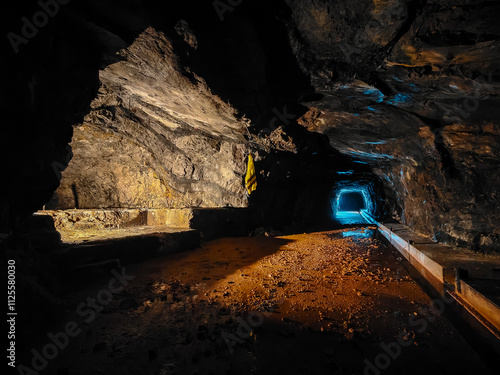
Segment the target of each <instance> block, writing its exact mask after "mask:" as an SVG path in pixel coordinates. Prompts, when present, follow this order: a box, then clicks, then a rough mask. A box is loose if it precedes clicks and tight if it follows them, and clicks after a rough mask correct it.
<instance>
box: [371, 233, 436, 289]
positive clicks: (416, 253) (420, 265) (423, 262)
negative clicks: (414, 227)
mask: <svg viewBox="0 0 500 375" xmlns="http://www.w3.org/2000/svg"><path fill="white" fill-rule="evenodd" d="M378 230H379V232H380V233H381V234H382V235H383V236H384V237H385V238H387V240H388V241H389V243H390V244H391V245H392V246H394V247H395V248H396V249H397V250H398V251H399V252H400V253H401V255H403V256H404V257H405V258H406V260H408V261H409V262H410V264H412V265H413V266H414V267H415V268H416V269H417V270H418V271H419V272H420V273H421V274H422V275H423V276H424V277H426V276H427V274H431V275H432V276H433V277H434V279H433V280H432V283H431V284H432V285H433V286H434V287H435V288H436V287H437V288H436V289H437V291H438V292H439V293H440V294H443V293H444V269H443V266H441V265H440V264H439V263H437V262H435V261H434V260H433V259H431V258H430V257H428V256H427V255H425V254H424V253H422V252H421V251H420V250H418V249H417V248H416V247H415V246H413V245H411V244H410V243H409V242H407V241H405V240H403V239H402V238H401V237H400V236H398V235H397V234H395V233H393V232H392V231H391V230H390V229H389V228H387V227H386V226H385V225H383V224H380V223H378ZM436 280H437V281H438V282H439V283H440V284H438V285H436V283H435V281H436ZM429 281H430V280H429Z"/></svg>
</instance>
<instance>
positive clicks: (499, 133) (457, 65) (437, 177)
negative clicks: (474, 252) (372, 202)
mask: <svg viewBox="0 0 500 375" xmlns="http://www.w3.org/2000/svg"><path fill="white" fill-rule="evenodd" d="M288 4H289V6H290V9H291V11H292V15H291V17H290V22H289V30H290V36H291V40H292V45H293V46H294V51H295V53H296V56H297V57H298V59H299V61H300V63H301V67H302V69H303V70H304V71H305V72H306V73H307V74H309V76H310V77H311V82H312V84H313V85H314V86H315V88H316V92H317V93H320V94H322V98H321V99H319V100H318V101H315V102H309V103H306V105H307V106H308V107H309V108H310V110H309V112H308V113H307V114H306V115H304V116H303V117H302V119H301V120H300V122H301V124H302V125H304V126H305V127H307V129H309V130H311V131H317V132H320V133H323V134H326V135H328V137H329V139H330V143H331V145H332V146H333V147H334V148H336V149H337V150H339V151H341V152H342V153H344V154H347V155H351V156H353V157H355V158H357V159H359V160H361V161H363V162H365V163H367V164H369V165H370V166H371V167H372V168H373V171H374V172H375V173H376V174H377V175H378V176H379V177H380V179H381V180H382V182H383V183H384V184H385V185H386V188H387V189H389V190H391V191H393V192H394V194H395V197H396V200H397V204H398V205H399V207H400V208H401V211H400V215H401V220H402V221H403V222H404V223H406V224H408V225H410V226H411V227H413V228H414V229H416V230H417V231H420V232H421V233H423V234H427V235H430V236H435V238H437V239H439V240H442V241H446V242H450V243H458V244H460V245H465V246H470V247H473V248H476V249H481V250H494V249H498V248H500V214H499V213H498V212H496V211H495V210H492V209H493V208H494V207H498V206H499V202H500V197H499V195H498V192H499V191H500V190H499V189H500V176H499V172H498V171H499V169H500V168H499V157H500V124H499V120H498V119H499V115H500V110H499V109H500V105H499V104H500V100H499V94H500V87H499V81H500V80H499V72H500V54H499V51H500V50H499V49H498V47H499V45H500V42H499V40H498V39H499V36H500V25H499V23H498V22H497V21H496V17H495V16H494V15H498V14H500V4H498V3H491V2H484V1H462V2H460V1H458V2H456V1H455V2H451V1H426V2H425V1H412V2H410V1H403V0H392V1H383V2H382V1H360V2H351V1H347V0H346V1H335V2H333V1H313V0H304V1H301V0H297V1H288Z"/></svg>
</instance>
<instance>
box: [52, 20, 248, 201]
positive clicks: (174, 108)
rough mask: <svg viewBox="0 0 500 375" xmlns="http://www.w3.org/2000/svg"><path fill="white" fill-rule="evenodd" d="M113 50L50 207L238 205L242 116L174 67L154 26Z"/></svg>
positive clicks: (167, 45) (76, 131)
mask: <svg viewBox="0 0 500 375" xmlns="http://www.w3.org/2000/svg"><path fill="white" fill-rule="evenodd" d="M119 55H120V58H121V59H122V61H119V62H117V63H114V64H111V65H110V66H108V67H107V68H106V69H104V70H103V71H101V72H100V74H99V78H100V81H101V87H100V88H99V92H98V95H97V97H96V99H95V100H94V101H93V102H92V103H91V112H90V113H89V114H88V115H87V116H85V119H84V122H83V124H80V125H77V126H76V127H75V128H74V134H73V139H72V142H71V147H72V151H73V158H72V160H71V162H70V163H69V165H68V168H67V169H66V170H65V171H64V172H63V173H62V180H61V185H60V186H59V188H58V189H57V191H56V193H55V197H54V199H53V202H52V203H51V206H53V207H52V208H56V209H67V208H75V207H76V208H99V207H130V208H132V207H149V208H159V207H221V206H222V207H223V206H226V205H227V206H233V207H241V206H245V205H246V197H245V191H244V187H243V184H242V178H243V175H244V173H245V170H246V165H245V158H246V155H247V152H248V151H247V147H246V145H245V139H244V138H243V136H242V133H243V132H244V131H245V127H246V125H247V124H246V122H245V120H241V119H237V118H236V117H235V111H234V109H233V108H232V107H231V106H230V105H228V104H227V103H224V102H223V101H222V100H221V99H219V98H218V97H216V96H214V95H212V94H211V92H210V90H209V89H208V87H207V86H206V84H205V82H204V81H203V80H202V79H201V78H200V77H198V76H196V75H195V74H193V73H191V72H189V71H188V70H187V71H186V70H184V68H183V67H181V66H179V65H178V62H177V58H176V56H175V54H174V53H173V51H172V47H171V43H170V42H169V41H168V40H167V39H166V37H165V36H164V35H163V34H162V33H158V32H156V31H155V30H154V29H152V28H149V29H147V30H146V31H145V32H144V33H143V34H141V35H140V36H139V37H138V38H137V39H136V41H135V42H134V43H133V44H132V45H131V46H130V47H129V48H127V49H126V50H122V51H120V53H119Z"/></svg>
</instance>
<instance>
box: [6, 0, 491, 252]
mask: <svg viewBox="0 0 500 375" xmlns="http://www.w3.org/2000/svg"><path fill="white" fill-rule="evenodd" d="M233 3H234V4H233V5H231V6H229V8H226V10H225V11H224V12H223V14H222V15H221V14H218V13H217V11H216V10H215V8H214V2H213V1H211V0H207V1H197V0H185V1H172V2H159V3H155V2H139V1H135V0H130V1H124V2H97V1H88V2H71V3H70V4H68V5H67V6H65V7H61V10H60V12H59V13H58V14H57V16H55V17H53V18H51V19H50V23H49V24H48V25H47V26H46V27H44V28H43V30H40V32H39V34H38V35H37V36H36V37H34V38H30V40H29V43H27V44H26V45H22V46H21V47H20V52H19V53H18V54H13V53H12V48H11V47H10V46H8V49H9V50H10V53H11V55H12V56H11V55H6V56H7V57H5V59H6V62H7V63H9V64H10V65H9V68H8V69H5V70H4V71H5V72H12V73H11V74H12V76H13V77H14V78H15V80H13V83H11V82H10V81H9V80H5V82H6V83H5V92H6V93H7V95H5V103H6V105H7V106H8V107H9V110H10V112H11V113H15V114H16V116H15V118H14V120H12V124H10V125H9V126H6V127H4V128H3V129H2V137H1V138H0V140H2V141H4V142H5V143H9V146H13V147H12V148H13V149H14V151H13V152H12V153H10V154H6V155H4V156H3V157H2V160H5V161H6V162H5V163H4V164H5V167H4V172H3V174H4V176H5V178H6V180H7V181H8V182H9V184H6V186H4V187H2V188H3V189H5V190H6V192H5V194H2V195H1V196H0V199H1V200H2V202H3V204H2V205H1V206H0V208H1V209H0V227H1V228H2V230H1V231H2V233H8V232H10V231H11V230H12V228H16V226H17V225H18V224H19V222H20V219H21V218H22V217H24V216H26V215H28V214H30V213H32V212H33V211H35V210H37V209H40V208H41V207H42V205H43V204H44V203H46V202H48V201H49V199H50V197H51V196H52V194H53V192H54V191H55V190H56V189H57V193H56V195H55V197H54V199H53V200H52V201H51V202H50V204H49V205H47V208H48V207H50V206H52V207H58V208H74V207H80V208H85V207H88V208H100V207H103V208H105V207H122V208H139V207H144V208H161V207H186V206H194V207H196V206H199V207H223V206H227V205H229V206H233V207H242V206H245V205H246V204H247V202H246V200H245V193H244V188H243V184H242V182H243V180H242V177H243V174H244V170H245V164H244V162H245V156H246V154H247V153H248V151H249V150H250V149H251V148H252V149H253V151H254V152H255V151H256V150H258V151H259V155H260V156H262V159H260V160H258V162H257V165H256V167H257V169H258V175H259V181H258V183H259V188H258V190H257V191H256V192H255V195H254V194H253V195H252V199H251V200H250V202H249V204H250V205H253V206H254V208H255V212H258V213H259V215H260V219H261V220H262V221H264V222H265V223H262V225H264V226H277V225H278V224H279V223H280V221H281V223H282V224H283V226H285V225H284V222H286V221H290V222H294V223H295V224H298V226H301V225H303V224H307V223H310V222H311V221H312V220H318V219H320V220H322V219H324V218H325V216H327V215H325V212H326V211H327V209H326V208H327V206H328V205H329V197H330V195H331V192H332V191H333V190H334V187H335V186H336V185H337V184H338V183H339V181H340V182H342V181H341V180H343V179H345V180H348V181H368V182H370V183H372V184H373V186H374V191H376V192H377V193H378V194H379V195H380V198H382V200H384V199H385V202H382V203H383V204H380V205H379V206H380V207H383V210H381V211H380V212H378V215H379V216H380V217H382V218H383V217H384V214H387V213H390V214H391V215H392V216H393V217H394V218H396V219H398V220H401V221H403V222H404V223H405V224H408V225H410V226H411V227H412V228H413V229H416V230H417V231H419V232H420V233H422V234H425V235H428V236H431V237H435V238H436V239H438V240H441V241H446V242H449V243H458V244H460V245H462V246H469V247H471V248H474V249H478V250H484V251H487V250H498V249H500V232H499V228H500V224H499V223H500V216H499V214H498V212H497V210H495V208H497V207H498V206H499V197H498V191H499V187H500V176H499V174H498V170H499V169H500V168H499V161H498V160H499V142H500V141H499V137H500V134H499V126H500V124H499V120H498V118H499V115H500V105H498V104H499V103H498V101H499V100H498V98H499V94H500V87H499V82H500V74H499V73H500V50H499V44H500V42H499V39H500V38H499V36H500V23H498V22H497V19H496V17H497V15H498V14H499V13H500V4H498V3H497V2H491V1H484V0H459V1H451V0H427V1H425V0H386V1H379V0H361V1H356V2H353V1H351V0H336V1H333V0H274V1H268V0H254V1H244V2H241V3H240V4H239V5H236V3H238V2H233ZM17 8H18V9H17V13H15V14H13V15H12V17H10V18H11V19H12V22H10V23H8V25H9V26H8V27H10V28H11V30H13V31H16V32H19V30H20V29H21V26H22V25H20V24H19V22H18V21H19V19H20V18H21V17H22V16H28V18H29V16H30V15H32V14H34V13H35V12H36V11H38V10H39V6H38V5H34V6H33V7H23V6H20V5H19V6H18V7H17ZM14 21H15V22H14ZM11 24H12V25H11ZM117 52H119V53H118V54H116V53H117ZM2 58H4V57H3V56H2ZM219 98H221V99H219ZM228 102H229V103H231V105H229V104H228ZM233 108H234V109H233ZM236 111H238V112H239V113H240V114H241V115H245V116H247V117H248V119H249V120H250V122H247V121H246V120H245V119H244V118H243V117H240V116H239V115H237V114H236ZM246 125H249V126H248V128H247V129H248V132H247V129H245V128H246ZM300 125H302V126H300ZM276 128H278V129H281V130H280V132H276V130H275V129H276ZM273 130H275V133H274V136H276V137H274V138H276V139H271V138H272V137H268V138H267V139H265V138H266V137H267V135H269V134H273V133H271V131H273ZM278 133H280V134H278ZM245 138H246V140H245ZM263 138H264V140H263ZM69 142H71V146H72V153H73V158H72V159H71V152H70V150H69V149H68V148H66V146H67V145H68V143H69ZM2 150H7V145H5V147H2ZM277 150H280V151H279V152H277ZM70 160H71V162H70V165H69V167H68V168H67V169H66V170H65V171H64V172H63V173H62V174H63V180H62V182H61V185H60V186H59V178H58V177H60V170H63V169H64V168H65V166H66V164H67V162H68V161H70ZM12 161H14V162H12ZM380 184H383V186H380ZM375 185H377V186H375ZM58 186H59V188H58ZM321 207H324V209H321ZM317 213H320V215H318V214H317ZM271 217H272V220H270V218H271ZM287 225H288V223H287Z"/></svg>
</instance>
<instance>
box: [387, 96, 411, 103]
mask: <svg viewBox="0 0 500 375" xmlns="http://www.w3.org/2000/svg"><path fill="white" fill-rule="evenodd" d="M411 102H412V95H411V94H396V96H395V97H394V99H390V100H388V101H387V103H389V104H394V105H398V104H409V103H411Z"/></svg>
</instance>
